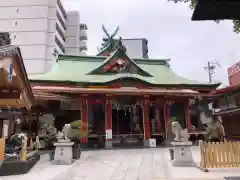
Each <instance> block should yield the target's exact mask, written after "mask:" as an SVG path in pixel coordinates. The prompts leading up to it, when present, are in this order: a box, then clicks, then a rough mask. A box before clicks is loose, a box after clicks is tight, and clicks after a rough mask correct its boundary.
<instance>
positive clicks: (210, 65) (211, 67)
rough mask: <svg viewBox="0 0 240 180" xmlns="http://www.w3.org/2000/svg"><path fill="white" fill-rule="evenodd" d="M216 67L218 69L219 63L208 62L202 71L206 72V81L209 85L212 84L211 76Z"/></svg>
mask: <svg viewBox="0 0 240 180" xmlns="http://www.w3.org/2000/svg"><path fill="white" fill-rule="evenodd" d="M217 66H218V67H220V64H219V62H217V61H215V62H210V61H208V64H207V67H204V69H205V70H206V71H207V72H208V79H209V83H210V84H212V75H213V74H214V73H215V71H214V70H215V69H216V67H217Z"/></svg>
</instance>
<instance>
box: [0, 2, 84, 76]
mask: <svg viewBox="0 0 240 180" xmlns="http://www.w3.org/2000/svg"><path fill="white" fill-rule="evenodd" d="M74 13H76V14H78V12H74ZM74 13H73V14H74ZM68 14H72V13H70V12H69V13H67V12H66V11H65V9H64V7H63V5H62V3H61V1H60V0H6V1H5V0H0V31H1V32H9V33H10V34H11V40H12V44H13V45H17V46H19V47H20V49H21V52H22V56H23V60H24V64H25V67H26V70H27V72H28V73H29V74H33V73H44V72H46V71H49V70H50V68H51V65H52V59H53V53H58V54H64V53H66V54H71V55H79V54H80V53H83V52H84V51H85V50H87V46H85V48H84V50H83V48H80V44H81V43H80V42H78V43H76V47H73V44H71V40H70V39H71V38H72V39H73V36H74V35H76V37H75V39H78V40H79V41H81V39H85V40H84V43H82V44H85V45H86V40H87V34H86V30H87V27H86V25H84V24H80V18H78V19H76V22H75V24H77V26H74V28H76V29H75V30H73V27H72V26H70V25H72V24H74V23H73V20H72V18H71V17H67V16H68ZM78 17H79V14H78ZM68 21H71V23H69V22H68ZM83 26H84V27H83ZM75 31H76V32H78V33H75V34H74V33H73V32H75ZM80 31H83V32H82V33H80ZM80 35H82V36H84V38H83V37H81V36H80ZM70 37H71V38H70ZM77 44H79V46H77ZM70 47H71V48H75V51H71V50H70V49H69V48H70ZM81 47H82V46H81ZM76 48H78V51H77V50H76Z"/></svg>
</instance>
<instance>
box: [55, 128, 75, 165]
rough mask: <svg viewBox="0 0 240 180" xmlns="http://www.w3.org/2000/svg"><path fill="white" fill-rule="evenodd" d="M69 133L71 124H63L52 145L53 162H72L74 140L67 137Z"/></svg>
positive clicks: (66, 163) (65, 163) (63, 163)
mask: <svg viewBox="0 0 240 180" xmlns="http://www.w3.org/2000/svg"><path fill="white" fill-rule="evenodd" d="M70 133H71V125H70V124H65V125H64V127H63V130H62V132H59V133H58V134H57V142H56V143H54V144H53V145H54V146H55V147H56V148H55V153H54V160H53V161H52V163H53V164H57V165H69V164H72V163H73V154H72V146H73V144H74V142H71V140H70V139H69V137H70Z"/></svg>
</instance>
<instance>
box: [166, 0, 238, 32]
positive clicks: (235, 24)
mask: <svg viewBox="0 0 240 180" xmlns="http://www.w3.org/2000/svg"><path fill="white" fill-rule="evenodd" d="M168 1H171V2H174V3H179V2H181V3H189V7H190V8H191V9H194V8H195V6H196V2H197V0H168ZM216 22H217V23H218V22H219V21H216ZM232 22H233V31H234V32H236V33H239V32H240V21H239V20H233V21H232Z"/></svg>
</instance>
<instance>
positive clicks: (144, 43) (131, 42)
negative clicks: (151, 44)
mask: <svg viewBox="0 0 240 180" xmlns="http://www.w3.org/2000/svg"><path fill="white" fill-rule="evenodd" d="M103 41H104V42H103V43H102V45H104V44H105V43H107V41H108V39H107V38H103ZM115 41H117V40H115ZM122 43H123V45H124V46H125V47H126V50H127V54H128V55H129V56H130V57H131V58H148V40H147V39H145V38H132V39H122Z"/></svg>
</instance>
